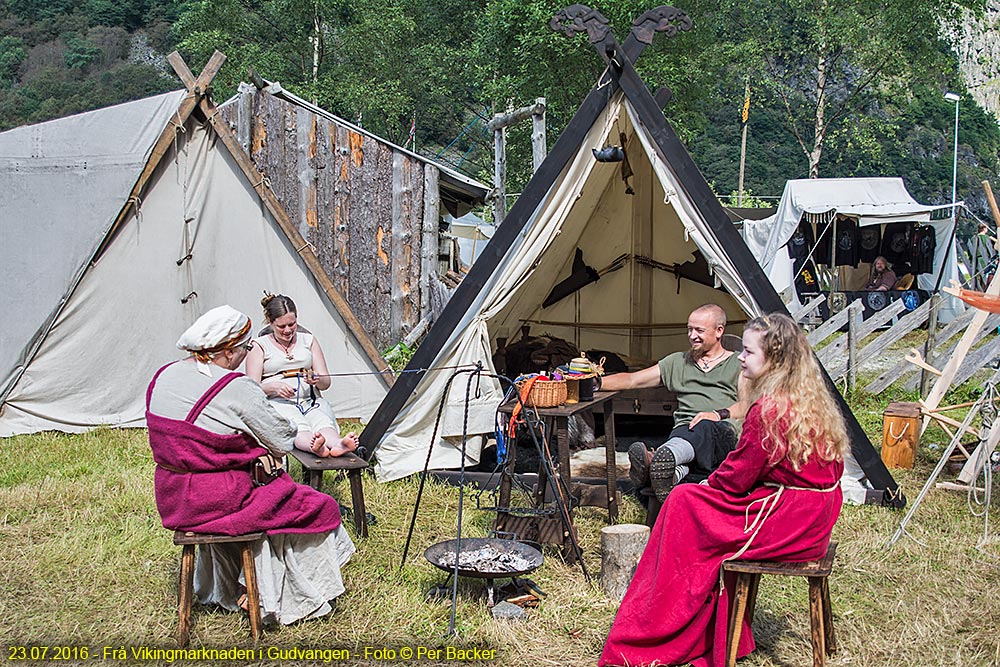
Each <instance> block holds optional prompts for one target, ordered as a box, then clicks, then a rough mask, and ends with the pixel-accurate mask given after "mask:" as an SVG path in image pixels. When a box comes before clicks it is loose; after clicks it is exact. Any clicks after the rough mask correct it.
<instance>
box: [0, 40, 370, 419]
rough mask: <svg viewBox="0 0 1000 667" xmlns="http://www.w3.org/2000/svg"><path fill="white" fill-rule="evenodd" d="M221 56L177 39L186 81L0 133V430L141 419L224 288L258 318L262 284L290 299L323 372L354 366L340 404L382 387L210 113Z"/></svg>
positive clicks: (339, 388)
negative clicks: (198, 64) (196, 54)
mask: <svg viewBox="0 0 1000 667" xmlns="http://www.w3.org/2000/svg"><path fill="white" fill-rule="evenodd" d="M223 60H224V58H223V57H222V55H221V54H216V56H215V57H213V60H212V61H210V63H209V65H208V66H207V67H206V68H205V71H204V72H203V73H202V75H201V77H199V78H198V79H197V80H196V79H195V78H194V76H193V75H191V73H190V72H189V71H188V70H187V67H186V65H184V63H183V61H180V59H179V57H178V56H176V55H175V54H174V55H173V56H172V62H173V63H174V66H175V69H178V73H179V74H181V78H182V80H184V82H185V84H186V85H187V86H188V90H186V91H178V92H174V93H167V94H165V95H160V96H157V97H153V98H149V99H146V100H140V101H137V102H131V103H127V104H122V105H118V106H114V107H109V108H106V109H100V110H97V111H92V112H88V113H84V114H79V115H77V116H72V117H68V118H63V119H59V120H54V121H50V122H47V123H41V124H38V125H34V126H29V127H23V128H18V129H14V130H10V131H8V132H4V133H0V172H2V173H3V180H4V188H3V195H0V198H2V206H0V229H2V230H3V243H2V244H0V247H2V250H0V252H2V254H3V259H2V261H0V275H2V282H3V285H4V290H3V300H2V304H3V311H4V312H5V313H6V316H5V318H4V325H3V327H0V335H2V339H0V340H2V346H0V382H2V385H0V386H2V394H0V399H2V404H0V435H4V436H7V435H12V434H17V433H28V432H35V431H40V430H47V429H55V430H61V431H67V432H73V431H80V430H84V429H87V428H91V427H95V426H99V425H114V426H142V425H144V410H145V405H144V399H145V387H146V384H147V383H148V382H149V379H150V377H151V376H152V374H153V372H154V371H155V370H156V368H157V367H159V366H160V365H162V364H164V363H166V362H168V361H170V360H171V359H176V358H179V357H180V356H181V353H180V351H179V350H177V348H176V347H175V346H174V344H175V342H176V340H177V338H178V336H179V335H180V333H181V332H182V331H183V330H184V329H185V328H186V327H187V326H189V325H190V324H191V323H192V322H193V321H194V320H195V319H196V318H197V317H198V316H199V315H200V314H202V313H203V312H205V311H206V310H208V309H209V308H212V307H214V306H217V305H220V304H223V303H228V304H231V305H232V306H234V307H236V308H238V309H241V310H243V311H244V312H246V313H248V314H250V316H251V318H252V319H253V320H254V322H255V326H263V325H262V323H261V315H260V306H259V301H260V298H261V296H262V291H263V290H265V289H266V290H269V291H273V292H278V291H280V292H282V293H285V294H288V295H290V296H292V297H293V298H294V299H295V301H296V303H297V305H298V307H299V311H300V315H301V321H302V322H303V323H304V324H305V325H306V326H308V327H309V328H310V329H311V330H312V331H313V332H314V333H315V334H316V335H317V337H318V338H319V340H320V341H321V342H322V344H323V346H324V351H325V352H326V356H327V358H328V359H329V360H330V365H331V368H332V369H333V371H334V372H337V373H357V375H353V376H349V377H336V378H334V380H333V387H332V389H331V391H329V392H328V393H327V396H328V397H329V399H330V400H331V402H332V404H333V405H334V409H335V410H336V411H337V413H338V414H339V415H341V416H353V417H362V418H367V417H369V416H370V415H371V414H372V413H373V412H374V410H375V407H376V406H377V405H378V403H379V401H380V400H381V399H382V398H383V397H384V395H385V392H386V390H387V387H388V386H389V383H390V382H389V379H388V378H387V379H383V378H382V376H381V375H380V374H379V373H380V371H383V370H384V368H385V364H384V361H382V360H381V358H380V357H379V356H378V353H377V351H375V350H374V347H373V346H372V345H371V342H370V341H368V340H367V337H366V336H365V334H364V332H363V331H362V330H360V329H359V328H355V324H356V323H355V322H354V318H353V315H352V314H351V313H350V311H349V309H346V308H345V307H344V305H343V304H342V303H337V295H336V293H335V292H332V285H331V284H330V282H329V279H328V278H327V277H326V276H325V275H324V274H322V272H321V271H320V272H317V271H316V269H317V268H318V263H317V262H316V260H315V256H313V255H311V250H310V249H309V248H308V247H305V244H304V243H302V241H301V237H298V236H297V232H295V231H294V228H293V227H291V226H290V223H289V221H288V220H287V215H285V214H284V212H283V211H281V210H280V207H275V205H274V202H273V201H271V199H273V196H272V195H271V194H270V193H269V191H267V189H266V183H265V182H264V179H263V178H262V177H261V175H260V174H259V173H254V170H253V168H252V166H249V161H248V160H247V158H246V156H245V155H244V154H242V153H241V152H239V151H238V144H237V143H236V142H235V140H234V139H233V138H232V137H231V135H230V136H225V134H224V133H226V132H228V131H229V130H228V128H227V127H225V125H224V124H220V123H218V122H216V121H215V119H214V106H213V105H212V103H211V101H210V100H209V99H208V98H207V97H206V96H205V94H204V93H205V91H206V90H207V89H208V84H209V83H210V81H211V78H212V76H214V73H215V72H217V71H218V67H219V66H221V64H222V62H223ZM234 147H236V149H237V150H234ZM282 218H284V219H282ZM331 292H332V293H331Z"/></svg>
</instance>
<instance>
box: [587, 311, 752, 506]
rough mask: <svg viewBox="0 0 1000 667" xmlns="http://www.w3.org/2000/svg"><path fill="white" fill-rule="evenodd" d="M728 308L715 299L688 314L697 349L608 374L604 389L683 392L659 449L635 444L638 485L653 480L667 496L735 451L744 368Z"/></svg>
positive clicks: (632, 457)
mask: <svg viewBox="0 0 1000 667" xmlns="http://www.w3.org/2000/svg"><path fill="white" fill-rule="evenodd" d="M725 329H726V312H725V311H724V310H723V309H722V308H721V307H719V306H717V305H715V304H706V305H703V306H700V307H698V308H696V309H694V310H693V311H692V312H691V314H690V315H689V316H688V322H687V332H688V341H689V342H690V344H691V349H690V350H689V351H687V352H675V353H673V354H670V355H667V356H666V357H665V358H663V359H661V360H660V362H659V363H658V364H657V365H656V366H650V367H649V368H646V369H643V370H641V371H636V372H634V373H616V374H614V375H606V376H605V377H604V379H603V380H602V382H601V387H602V389H606V390H608V391H618V390H624V389H645V388H652V387H658V386H664V387H666V388H667V389H668V390H670V391H672V392H674V393H676V394H677V409H676V410H675V411H674V428H673V430H672V431H671V432H670V437H669V438H668V439H667V441H666V442H665V443H664V444H663V445H661V446H660V447H658V448H657V449H656V451H655V452H652V451H650V450H649V448H648V447H647V446H646V444H645V443H642V442H636V443H633V444H632V446H631V447H629V463H630V467H629V477H630V478H631V480H632V483H633V484H634V485H635V487H636V490H637V491H641V490H642V489H643V488H646V487H649V486H652V489H653V492H654V493H655V494H656V497H657V498H658V499H659V500H660V501H662V500H663V499H664V498H666V496H667V494H668V493H670V490H671V489H672V488H673V487H674V485H676V484H678V483H679V482H681V481H682V480H686V481H694V482H697V481H700V480H702V479H705V477H707V476H708V475H709V473H711V472H712V471H713V470H715V468H716V466H718V465H719V463H721V462H722V460H723V459H724V458H725V457H726V455H727V454H729V452H730V451H732V449H733V447H734V446H735V444H736V426H735V425H734V424H733V422H732V421H731V420H732V419H741V418H742V417H743V414H744V408H743V407H742V404H741V403H739V402H738V401H737V385H738V382H739V380H738V378H739V374H740V365H739V361H738V360H737V358H736V355H735V354H734V353H733V352H731V351H729V350H727V349H725V348H724V347H723V346H722V335H723V334H724V333H725Z"/></svg>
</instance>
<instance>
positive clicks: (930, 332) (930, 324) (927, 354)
mask: <svg viewBox="0 0 1000 667" xmlns="http://www.w3.org/2000/svg"><path fill="white" fill-rule="evenodd" d="M942 301H943V300H942V299H941V295H940V294H932V295H931V314H930V317H928V318H927V341H926V342H925V343H924V359H925V360H926V361H927V363H929V364H931V365H933V355H934V342H935V341H934V336H935V335H936V334H937V322H938V312H940V310H941V303H942ZM928 373H929V371H927V370H926V369H921V370H920V395H921V396H924V395H926V394H927V390H928V389H930V383H931V376H930V375H928Z"/></svg>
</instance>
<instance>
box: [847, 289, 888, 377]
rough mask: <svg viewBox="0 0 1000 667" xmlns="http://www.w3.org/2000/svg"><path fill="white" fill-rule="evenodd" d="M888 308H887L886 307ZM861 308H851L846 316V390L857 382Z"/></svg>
mask: <svg viewBox="0 0 1000 667" xmlns="http://www.w3.org/2000/svg"><path fill="white" fill-rule="evenodd" d="M886 310H888V308H886ZM860 330H861V310H860V309H859V308H851V314H850V315H848V317H847V390H848V391H854V387H855V386H857V384H858V363H857V362H858V345H859V344H860V343H861V331H860Z"/></svg>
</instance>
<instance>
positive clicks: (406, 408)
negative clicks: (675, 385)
mask: <svg viewBox="0 0 1000 667" xmlns="http://www.w3.org/2000/svg"><path fill="white" fill-rule="evenodd" d="M610 41H611V42H612V43H611V44H604V45H601V44H598V45H597V46H598V49H599V52H601V53H609V54H610V52H611V51H610V50H609V51H607V52H605V51H601V49H603V48H607V49H611V50H615V51H616V52H615V60H614V62H618V63H621V66H622V67H623V71H621V72H614V73H611V72H610V71H605V73H604V74H603V75H602V78H601V82H599V83H598V84H597V85H596V86H595V87H594V89H593V90H592V91H591V93H590V95H588V97H587V98H586V99H585V100H584V102H583V103H582V105H581V106H580V109H579V110H578V111H577V113H576V115H575V116H574V118H573V119H572V121H571V122H570V124H569V126H568V127H567V129H566V130H565V131H564V132H563V134H562V135H561V136H560V137H559V140H558V142H557V143H556V144H555V146H554V147H553V149H552V151H551V152H550V153H549V155H548V157H547V158H546V159H545V161H544V162H543V163H542V165H541V167H540V168H539V169H538V171H536V173H535V175H534V176H533V177H532V179H531V180H530V181H529V182H528V184H527V185H526V186H525V189H524V192H523V193H522V195H521V196H520V197H519V199H518V200H517V202H516V203H515V205H514V206H513V207H512V208H511V210H510V212H509V213H508V215H507V217H506V218H505V219H504V221H503V223H502V224H501V225H499V227H498V228H497V231H496V233H495V234H494V236H493V238H492V240H491V241H490V243H489V245H488V246H487V248H486V249H485V250H484V251H483V254H482V256H481V257H480V258H479V260H478V261H477V262H476V264H475V265H473V267H472V269H471V270H470V272H469V274H468V275H467V276H466V277H465V279H464V280H463V281H462V283H461V284H460V285H459V286H458V288H457V289H456V290H455V293H454V294H453V295H452V298H451V300H450V301H449V303H448V306H447V307H446V309H445V310H444V312H443V313H442V314H441V316H440V317H439V319H438V320H437V322H435V324H434V326H433V327H432V329H431V331H430V332H429V333H428V335H427V337H426V338H425V339H424V341H423V343H422V344H421V345H420V347H419V348H418V349H417V351H416V353H415V354H414V356H413V358H412V360H411V362H410V364H409V366H408V370H410V371H412V372H411V373H406V374H404V375H402V376H401V377H400V378H399V380H398V381H397V382H396V384H395V385H394V386H393V388H392V389H391V390H390V392H389V394H388V395H387V396H386V400H385V401H383V402H382V404H381V405H380V406H379V409H378V411H377V412H376V414H375V417H374V418H373V419H372V421H371V423H369V424H368V426H367V427H366V429H365V431H364V432H363V434H362V442H363V443H364V444H365V445H367V446H368V447H369V451H371V450H372V448H374V447H376V446H377V454H376V456H377V459H378V466H377V468H376V470H377V473H378V475H379V478H380V479H382V480H392V479H398V478H401V477H404V476H407V475H410V474H413V473H414V472H417V471H419V470H421V469H422V468H423V467H424V465H425V460H427V456H428V448H429V447H430V446H431V445H432V444H433V453H432V456H431V459H430V467H431V468H454V467H458V466H459V465H460V464H461V447H462V442H461V441H462V433H463V428H464V427H465V426H466V425H467V432H468V433H469V434H471V435H472V437H470V438H469V439H468V442H467V453H468V455H469V457H470V460H471V461H477V460H478V458H479V453H480V448H481V446H482V444H483V440H484V439H485V436H486V435H487V434H492V433H493V432H494V428H495V413H496V409H497V406H498V404H499V403H500V402H501V400H502V398H503V389H502V388H501V386H500V384H499V383H498V382H495V381H493V380H492V379H487V378H483V379H482V381H481V382H480V383H478V384H477V386H476V391H475V392H472V394H471V396H472V398H471V400H470V401H469V402H468V405H467V406H466V402H465V398H466V380H465V379H464V376H460V377H462V379H461V380H460V381H459V382H456V383H454V384H453V385H452V386H451V389H450V391H449V392H448V395H447V397H446V401H445V406H444V413H443V415H442V418H441V423H440V430H439V432H438V438H437V440H436V441H435V442H433V443H432V442H431V440H432V436H433V433H434V430H435V421H436V417H437V409H438V404H439V401H440V400H441V398H442V396H443V395H444V394H445V391H446V385H447V382H448V380H449V376H450V372H432V373H424V372H423V371H422V370H421V369H426V368H433V367H453V366H457V365H467V366H470V367H471V366H473V365H475V364H477V363H482V364H483V365H484V366H485V367H486V368H487V369H490V370H493V364H492V360H491V359H492V355H493V351H494V349H495V344H496V342H497V341H498V340H499V339H503V338H507V339H511V338H513V337H515V336H516V335H518V334H519V332H520V330H521V328H522V326H523V325H528V326H530V327H532V328H533V329H535V330H538V331H541V332H545V333H546V334H551V335H553V336H558V337H560V338H562V339H565V340H566V341H568V342H569V343H570V344H571V345H574V346H576V347H577V348H579V349H580V350H584V351H588V350H595V349H596V350H607V351H612V352H615V353H617V354H619V355H620V356H622V357H628V358H630V359H632V360H636V361H638V363H640V364H650V363H653V362H654V361H655V360H656V359H659V358H661V357H662V356H664V355H665V354H667V353H670V352H673V351H677V350H682V349H686V348H687V347H688V345H689V343H688V341H687V336H686V322H687V316H688V313H689V312H690V311H691V310H692V309H694V308H695V307H697V306H699V305H701V304H704V303H708V302H714V303H718V304H719V305H721V306H722V307H723V308H724V309H725V310H726V312H727V314H728V317H729V319H730V321H731V322H732V323H734V324H735V325H736V326H735V327H734V330H735V331H739V323H740V322H744V321H746V320H747V318H748V317H752V316H755V315H759V314H762V313H764V312H774V311H782V310H784V305H783V304H782V302H781V300H780V299H779V297H778V295H777V294H776V293H775V291H774V289H773V288H772V286H771V283H770V282H769V281H768V279H767V276H765V275H764V273H763V271H761V268H760V266H759V265H758V264H757V262H756V261H755V260H754V258H753V256H752V255H751V254H750V252H749V250H748V249H747V247H746V245H745V244H744V243H743V241H742V239H741V237H740V235H739V232H738V231H737V230H736V229H735V227H734V226H733V224H732V222H731V221H730V219H729V217H728V216H727V215H726V213H725V212H724V211H723V209H722V207H721V206H720V204H719V202H718V199H717V198H716V197H715V195H714V194H713V193H712V191H711V188H710V187H709V185H708V183H707V182H706V181H705V179H704V177H703V176H702V175H701V173H700V172H699V171H698V169H697V167H696V166H695V165H694V163H693V162H692V160H691V158H690V155H689V154H688V153H687V150H686V149H685V148H684V146H683V145H682V144H681V143H680V141H679V140H678V139H677V137H676V135H675V134H674V133H673V130H672V129H671V128H670V126H669V125H668V124H667V122H666V119H665V117H664V115H663V112H662V111H661V109H660V105H659V104H658V103H657V102H655V101H654V99H653V97H652V95H650V93H649V91H648V89H646V87H645V85H644V84H642V82H641V81H640V80H639V78H638V75H637V74H636V73H635V71H634V69H632V65H631V61H632V60H633V59H634V58H635V57H636V55H638V52H640V51H641V49H642V46H641V45H640V44H639V43H638V42H637V40H636V39H634V38H633V37H632V36H630V37H629V39H628V40H627V41H626V43H625V45H624V46H619V45H618V44H617V42H614V40H613V38H610ZM609 57H610V55H609ZM608 146H619V147H621V149H622V155H621V158H622V159H620V160H619V161H606V160H605V161H598V160H597V159H595V157H596V156H595V153H594V150H595V149H601V148H605V147H608ZM605 153H606V154H612V155H613V154H614V153H615V151H614V150H607V151H602V154H605ZM581 263H582V265H583V266H582V267H581ZM581 268H583V269H584V271H583V272H582V273H586V276H585V279H581V280H580V281H579V283H578V285H579V286H578V288H576V289H574V290H573V291H570V290H568V289H567V290H564V291H563V293H561V294H557V295H556V296H559V297H561V298H559V299H558V300H556V301H555V302H554V303H552V305H550V306H549V307H548V308H545V307H543V302H545V300H546V298H547V297H548V296H549V295H550V294H552V293H553V290H554V288H555V287H556V286H557V285H563V284H566V281H567V280H569V278H570V277H571V276H573V275H574V274H577V273H581V272H580V269H581ZM587 269H590V270H587ZM582 273H581V275H582ZM595 275H596V279H594V276H595ZM836 395H837V396H838V398H839V396H840V395H839V393H836ZM841 404H842V409H843V410H844V411H845V415H846V416H847V420H848V423H849V424H850V425H851V432H852V440H853V444H854V453H855V456H856V458H857V460H858V462H859V463H860V464H861V465H862V466H863V467H864V469H865V471H866V472H867V474H868V476H869V479H870V480H871V481H872V483H873V484H874V485H875V486H876V488H880V489H891V490H892V492H895V491H896V490H897V486H896V484H895V482H894V481H893V479H892V477H891V475H889V473H888V471H887V470H886V469H885V466H884V465H883V464H882V461H881V459H880V458H879V456H878V453H877V452H875V450H874V448H873V447H872V445H871V443H870V442H869V441H868V439H867V436H865V434H864V431H863V430H862V429H861V427H860V425H859V424H858V423H857V420H855V419H854V417H853V415H852V414H851V413H850V409H849V408H848V407H847V406H846V403H843V402H842V399H841ZM466 409H467V411H468V414H467V420H466Z"/></svg>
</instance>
